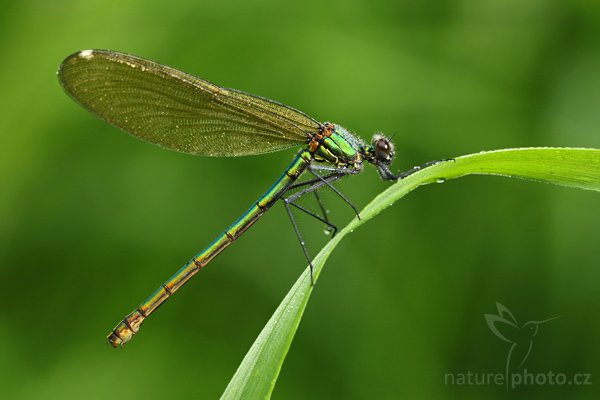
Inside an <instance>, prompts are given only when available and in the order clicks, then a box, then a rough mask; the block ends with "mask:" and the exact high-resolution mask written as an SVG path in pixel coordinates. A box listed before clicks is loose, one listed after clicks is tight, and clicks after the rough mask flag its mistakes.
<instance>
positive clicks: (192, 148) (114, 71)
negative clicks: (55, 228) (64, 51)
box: [58, 50, 320, 157]
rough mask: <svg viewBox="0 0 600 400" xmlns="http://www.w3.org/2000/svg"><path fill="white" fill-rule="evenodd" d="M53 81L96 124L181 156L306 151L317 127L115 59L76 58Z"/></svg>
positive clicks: (243, 97) (140, 62) (149, 66)
mask: <svg viewBox="0 0 600 400" xmlns="http://www.w3.org/2000/svg"><path fill="white" fill-rule="evenodd" d="M58 78H59V80H60V82H61V84H62V86H63V88H64V89H65V91H66V92H67V93H68V94H69V95H70V96H71V97H72V98H73V99H75V101H77V102H78V103H79V104H81V105H82V106H83V107H85V108H86V109H88V110H89V111H91V112H92V113H94V114H96V115H98V116H99V117H100V118H102V119H104V120H106V121H107V122H109V123H111V124H113V125H114V126H116V127H117V128H120V129H122V130H124V131H125V132H128V133H130V134H132V135H134V136H137V137H139V138H141V139H144V140H147V141H148V142H151V143H154V144H157V145H159V146H162V147H166V148H169V149H173V150H177V151H181V152H184V153H191V154H200V155H204V156H218V157H229V156H243V155H251V154H260V153H267V152H271V151H277V150H282V149H285V148H288V147H292V146H295V145H298V144H300V143H307V141H308V135H309V134H310V133H314V132H316V131H317V130H318V129H319V126H320V124H319V123H318V122H317V121H315V120H313V119H312V118H310V117H308V116H307V115H305V114H303V113H302V112H300V111H297V110H294V109H292V108H290V107H287V106H285V105H283V104H279V103H277V102H274V101H272V100H268V99H265V98H262V97H258V96H253V95H250V94H247V93H243V92H240V91H237V90H232V89H225V88H221V87H219V86H216V85H214V84H212V83H210V82H207V81H205V80H202V79H200V78H196V77H194V76H192V75H188V74H186V73H183V72H181V71H178V70H176V69H173V68H169V67H166V66H164V65H160V64H157V63H155V62H152V61H148V60H144V59H141V58H138V57H134V56H131V55H127V54H123V53H117V52H113V51H107V50H85V51H81V52H78V53H75V54H73V55H71V56H69V57H67V58H66V59H65V61H63V63H62V64H61V66H60V68H59V70H58Z"/></svg>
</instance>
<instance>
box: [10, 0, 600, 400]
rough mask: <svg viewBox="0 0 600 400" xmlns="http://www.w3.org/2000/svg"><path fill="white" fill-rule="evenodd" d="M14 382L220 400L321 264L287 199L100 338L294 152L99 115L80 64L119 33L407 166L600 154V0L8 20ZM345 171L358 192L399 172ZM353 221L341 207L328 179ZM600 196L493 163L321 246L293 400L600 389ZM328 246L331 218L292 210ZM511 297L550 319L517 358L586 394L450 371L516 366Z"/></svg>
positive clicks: (23, 392)
mask: <svg viewBox="0 0 600 400" xmlns="http://www.w3.org/2000/svg"><path fill="white" fill-rule="evenodd" d="M0 48H1V54H2V59H1V63H0V65H1V70H2V74H0V114H1V117H2V118H1V120H2V132H1V134H0V188H1V189H0V282H1V283H2V290H1V291H0V299H1V304H2V306H1V308H0V384H1V391H2V395H1V397H2V398H7V399H54V398H56V399H81V398H90V399H106V398H113V397H119V398H130V399H141V398H145V399H154V398H181V399H188V398H189V399H191V398H217V397H218V396H219V395H220V394H221V393H222V391H223V389H224V388H225V386H226V385H227V382H228V381H229V379H230V377H231V376H232V375H233V373H234V372H235V370H236V368H237V366H238V364H239V363H240V361H241V360H242V358H243V356H244V354H245V353H246V351H247V349H248V348H249V347H250V345H251V344H252V342H253V341H254V339H255V337H256V336H257V335H258V333H259V332H260V330H261V328H262V326H263V325H264V324H265V323H266V321H267V320H268V318H269V317H270V315H271V313H272V312H273V311H274V310H275V308H276V306H277V305H278V304H279V302H280V300H281V299H282V298H283V296H284V294H285V293H286V292H287V290H288V289H289V287H290V286H291V284H292V283H293V282H294V281H295V279H296V277H297V276H298V275H299V274H300V273H301V271H302V269H303V268H304V267H305V262H304V260H303V257H302V253H301V251H300V248H299V246H298V243H297V240H296V238H295V236H294V233H293V231H292V229H291V226H290V224H289V221H288V220H287V216H286V215H285V212H284V210H283V207H281V206H276V207H275V208H274V209H273V210H272V211H271V212H269V213H268V214H267V215H266V216H265V217H264V218H263V219H262V220H261V221H260V222H259V223H258V224H257V225H256V226H255V227H253V228H252V230H251V231H249V232H248V233H247V235H246V236H244V237H243V238H242V239H241V240H240V241H238V242H236V243H235V244H234V245H233V246H232V247H231V248H230V249H228V250H227V251H226V252H224V253H223V254H222V255H221V256H219V257H218V258H217V259H216V260H215V261H213V263H211V265H210V266H209V268H207V269H206V270H204V271H203V272H202V273H201V274H199V276H198V277H197V278H195V279H193V281H192V282H190V283H189V284H188V285H187V286H186V287H185V289H183V290H181V292H180V293H179V294H178V295H177V296H175V297H174V298H173V299H171V300H170V301H169V302H168V303H167V304H166V305H165V306H164V307H162V308H161V309H160V310H159V311H158V312H157V313H156V314H154V315H153V316H152V318H150V319H149V320H148V321H147V322H146V323H145V325H144V328H143V329H142V331H141V333H140V334H139V335H138V336H137V337H136V338H135V339H134V340H133V341H132V343H130V344H129V345H128V346H126V347H125V348H124V349H120V350H113V349H112V348H110V347H109V346H108V345H107V344H106V343H105V336H106V334H108V332H109V331H110V329H111V328H112V327H113V326H114V325H115V324H116V323H117V322H118V321H119V319H120V318H122V317H123V316H124V315H125V314H126V313H127V312H129V311H131V310H132V309H133V308H134V307H135V306H136V305H137V304H138V303H139V302H140V301H142V300H143V299H144V298H145V297H146V296H147V295H148V294H150V293H151V292H152V291H153V290H154V289H155V288H156V287H157V286H158V285H159V284H160V283H161V282H163V281H164V280H165V279H166V278H167V277H169V276H170V275H171V274H172V273H173V272H175V271H176V270H177V269H178V268H179V267H180V266H181V265H182V264H183V263H184V262H185V261H186V260H187V259H188V258H189V257H191V256H192V255H194V254H195V253H196V252H197V251H199V250H201V249H202V248H203V247H204V246H205V245H206V244H208V243H209V242H210V241H211V240H212V239H213V237H214V236H215V235H216V234H217V233H219V232H221V231H222V230H223V229H224V228H225V227H226V226H227V225H228V224H229V223H231V222H232V221H233V220H234V219H235V218H237V217H238V216H239V215H240V214H241V213H242V212H243V211H244V210H245V209H246V207H247V206H248V205H249V204H251V202H252V201H254V200H255V199H256V198H257V197H258V196H259V195H260V194H262V193H263V191H264V190H265V189H266V188H267V187H268V186H269V185H270V184H271V183H272V182H273V180H274V179H275V178H276V177H277V176H278V175H279V173H280V172H281V171H282V169H283V168H284V167H285V166H286V165H287V164H288V163H289V161H290V160H291V159H292V157H293V155H294V151H286V152H280V153H275V154H269V155H264V156H260V157H246V158H237V159H211V158H201V157H192V156H188V155H182V154H178V153H175V152H169V151H165V150H162V149H160V148H158V147H156V146H152V145H149V144H146V143H143V142H141V141H139V140H136V139H135V138H132V137H130V136H128V135H126V134H123V133H121V132H118V131H117V130H116V129H114V128H112V127H110V126H109V125H107V124H106V123H104V122H102V121H101V120H99V119H97V118H94V117H92V116H91V115H90V114H88V113H87V112H85V111H84V110H83V109H81V108H80V107H79V106H77V105H76V104H75V103H74V102H73V101H72V100H71V99H69V98H68V97H67V96H66V95H65V94H64V93H63V92H62V90H61V88H60V86H59V85H58V82H57V79H56V76H55V71H56V69H57V67H58V65H59V64H60V62H61V61H62V59H63V58H64V57H66V56H67V55H69V54H70V53H72V52H74V51H77V50H81V49H87V48H108V49H114V50H119V51H124V52H129V53H132V54H136V55H139V56H142V57H145V58H150V59H153V60H156V61H158V62H161V63H163V64H167V65H170V66H173V67H175V68H178V69H181V70H183V71H186V72H189V73H192V74H195V75H198V76H201V77H204V78H206V79H208V80H211V81H213V82H215V83H218V84H220V85H222V86H226V87H234V88H237V89H241V90H245V91H247V92H250V93H256V94H259V95H262V96H265V97H268V98H272V99H275V100H278V101H281V102H283V103H285V104H288V105H291V106H293V107H296V108H298V109H301V110H303V111H304V112H306V113H307V114H309V115H311V116H313V117H314V118H316V119H318V120H321V121H333V122H337V123H340V124H342V125H344V126H345V127H347V128H349V129H350V130H352V131H354V132H357V134H359V135H360V136H362V137H363V138H365V139H368V138H370V136H371V135H372V134H373V133H374V132H376V131H382V132H384V133H386V134H388V135H392V134H395V136H394V142H395V143H396V146H397V160H396V163H395V164H394V169H395V170H398V169H407V168H409V167H411V166H413V165H416V164H421V163H424V162H426V161H429V160H433V159H439V158H446V157H452V156H458V155H462V154H467V153H471V152H477V151H481V150H490V149H498V148H508V147H520V146H581V147H600V134H599V133H600V7H598V3H594V2H590V1H583V0H582V1H568V2H567V1H565V2H560V1H553V2H548V1H543V0H537V1H536V0H533V1H521V0H495V1H492V0H478V1H475V0H472V1H429V2H419V1H399V2H392V1H384V2H373V1H349V0H346V1H338V2H326V1H303V2H295V3H291V2H290V3H286V4H280V2H276V1H253V2H229V1H205V2H196V1H168V2H165V1H156V0H143V1H140V0H134V1H127V2H121V1H106V0H103V1H83V2H81V1H57V2H42V1H18V2H15V1H13V2H11V1H10V0H9V2H8V3H6V2H5V3H3V9H2V12H1V13H0ZM388 185H389V184H388V183H385V182H382V181H381V180H380V179H379V178H378V176H377V174H376V172H375V171H374V170H373V168H367V169H366V171H365V172H364V173H363V174H361V175H360V176H357V177H352V178H351V179H347V180H345V181H344V182H342V183H341V184H340V185H339V186H340V188H341V189H342V190H343V191H344V193H345V194H346V195H347V196H348V197H349V198H350V199H352V200H353V201H354V202H355V204H356V205H357V206H358V207H359V208H361V207H362V206H364V205H365V204H366V203H367V202H368V201H369V200H370V199H372V198H373V197H374V196H375V195H376V194H377V193H379V192H380V191H382V190H383V189H385V188H386V187H388ZM325 200H326V202H327V205H328V208H329V209H330V211H331V214H330V215H331V218H333V220H334V221H335V222H336V223H337V224H338V226H340V227H342V226H344V225H345V224H346V223H347V222H348V221H349V219H350V218H351V216H352V215H351V213H350V212H349V210H348V207H347V206H346V205H345V204H343V203H342V202H340V201H339V200H338V199H336V198H335V196H332V195H328V196H327V195H326V196H325ZM599 205H600V197H599V195H598V193H593V192H585V191H578V190H574V189H567V188H562V187H556V186H549V185H542V184H537V183H530V182H525V181H516V180H509V179H504V178H495V177H469V178H465V179H460V180H456V181H452V182H448V183H446V184H443V185H434V186H428V187H424V188H422V189H419V190H417V191H416V192H414V193H411V194H410V195H409V196H408V197H406V198H405V199H403V200H402V201H400V202H398V203H397V204H395V205H394V207H392V208H390V209H388V210H387V211H386V212H384V213H383V214H381V215H380V216H378V217H377V218H376V219H375V220H373V221H371V222H370V223H368V224H367V225H365V226H364V227H362V228H361V229H359V230H357V231H356V232H355V233H354V234H353V235H350V236H349V237H348V238H346V239H345V240H344V241H343V242H342V244H341V245H340V246H339V247H338V248H337V250H336V251H335V253H334V254H333V255H332V257H331V258H330V259H329V262H328V265H327V268H326V270H325V271H324V272H325V273H324V274H323V275H322V277H321V279H320V281H319V284H318V286H317V290H316V291H315V292H314V294H313V297H312V300H311V302H310V304H309V306H308V309H307V312H306V314H305V317H304V319H303V321H302V324H301V326H300V328H299V331H298V333H297V335H296V338H295V341H294V343H293V345H292V348H291V350H290V353H289V355H288V358H287V359H286V361H285V364H284V366H283V369H282V372H281V375H280V379H279V381H278V384H277V386H276V388H275V392H274V398H278V399H307V398H311V399H335V398H340V399H341V398H343V399H374V398H376V399H388V398H411V399H412V398H422V399H425V398H430V399H433V398H440V399H444V398H474V399H475V398H476V399H479V398H506V397H507V395H508V396H510V397H515V398H528V399H529V398H546V399H547V398H564V397H565V396H568V397H570V398H598V395H599V393H600V390H599V389H598V388H599V386H598V380H599V379H600V368H599V363H598V362H599V361H600V344H599V342H598V340H597V338H598V336H600V322H599V321H598V320H597V316H598V315H599V312H600V290H599V287H600V268H599V267H600V266H599V265H598V264H599V262H598V260H599V254H600V253H599V251H598V240H599V239H598V238H599V237H600V227H599V226H600V212H599V210H600V209H599ZM300 225H301V229H302V231H303V232H304V233H305V235H311V236H313V238H311V239H310V240H309V245H310V246H311V247H310V248H311V251H312V252H313V254H316V252H317V251H318V249H319V248H320V247H321V246H322V245H323V243H324V242H325V240H326V237H325V236H324V235H323V234H322V233H321V232H322V231H323V227H322V226H319V224H314V223H313V222H312V221H309V220H308V219H307V218H303V217H300ZM496 301H499V302H500V303H502V304H504V305H505V306H506V307H508V309H509V310H510V311H512V313H513V314H514V316H515V317H516V318H517V320H518V321H519V323H523V322H525V321H528V320H542V319H545V318H550V317H553V316H557V315H560V316H562V317H561V318H560V319H558V320H555V321H552V322H550V323H548V324H547V325H545V326H543V327H542V328H541V329H540V331H539V332H538V335H537V336H536V338H535V343H534V345H533V348H532V351H531V354H530V357H529V359H528V360H527V362H526V363H525V365H524V367H525V368H526V369H527V370H528V371H530V372H534V373H538V372H547V371H549V370H552V371H554V372H562V373H565V374H567V375H569V376H570V375H571V374H575V373H588V374H591V381H592V385H587V386H573V385H565V386H550V385H543V386H527V387H520V388H517V389H515V390H511V391H509V392H508V394H507V392H506V389H505V388H504V386H497V385H462V386H460V385H448V384H445V382H444V381H445V375H446V374H448V373H455V374H457V373H466V372H468V371H471V372H473V373H479V374H481V373H490V372H495V373H501V372H503V370H504V365H505V360H506V355H507V352H508V349H509V345H508V344H507V343H504V342H502V341H501V340H500V339H498V338H497V337H495V336H494V335H493V333H492V332H491V331H490V329H489V328H488V327H487V325H486V323H485V320H484V314H486V313H490V314H493V313H496V304H495V303H496Z"/></svg>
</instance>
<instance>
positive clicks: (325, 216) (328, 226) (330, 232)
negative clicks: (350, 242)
mask: <svg viewBox="0 0 600 400" xmlns="http://www.w3.org/2000/svg"><path fill="white" fill-rule="evenodd" d="M313 193H314V194H315V199H317V204H318V205H319V208H320V209H321V212H322V213H323V219H324V220H325V224H326V225H327V228H326V232H325V234H331V238H332V239H333V237H334V236H335V234H336V233H337V228H336V229H335V230H333V231H332V230H331V228H332V226H333V225H331V224H330V223H329V216H328V215H327V210H326V209H325V207H324V206H323V202H322V201H321V196H319V192H318V191H317V190H315V191H314V192H313ZM334 228H335V227H334Z"/></svg>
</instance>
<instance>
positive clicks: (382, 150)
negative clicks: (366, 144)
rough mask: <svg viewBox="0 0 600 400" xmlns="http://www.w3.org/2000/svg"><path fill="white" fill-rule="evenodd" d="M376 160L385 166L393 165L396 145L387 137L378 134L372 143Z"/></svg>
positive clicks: (374, 136)
mask: <svg viewBox="0 0 600 400" xmlns="http://www.w3.org/2000/svg"><path fill="white" fill-rule="evenodd" d="M371 143H372V146H373V152H374V156H375V160H377V161H379V162H381V163H383V164H386V165H388V164H391V163H392V161H393V160H394V144H393V143H392V142H390V140H389V139H388V138H386V137H385V136H383V135H381V134H379V133H376V134H375V135H373V140H372V141H371Z"/></svg>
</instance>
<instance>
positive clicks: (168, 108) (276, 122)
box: [58, 50, 419, 347]
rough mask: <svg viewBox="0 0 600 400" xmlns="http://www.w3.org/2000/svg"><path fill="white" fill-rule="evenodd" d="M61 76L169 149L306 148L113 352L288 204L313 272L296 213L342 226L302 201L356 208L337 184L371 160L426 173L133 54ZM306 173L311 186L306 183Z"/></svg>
mask: <svg viewBox="0 0 600 400" xmlns="http://www.w3.org/2000/svg"><path fill="white" fill-rule="evenodd" d="M58 78H59V80H60V83H61V84H62V86H63V88H64V89H65V91H66V92H67V93H68V94H69V95H70V96H71V97H72V98H73V99H74V100H75V101H76V102H78V103H79V104H80V105H82V106H83V107H84V108H86V109H87V110H88V111H90V112H92V113H93V114H96V115H97V116H99V117H100V118H102V119H104V120H105V121H107V122H109V123H111V124H112V125H114V126H116V127H117V128H120V129H122V130H123V131H125V132H128V133H130V134H132V135H134V136H137V137H139V138H141V139H144V140H146V141H148V142H150V143H154V144H157V145H159V146H162V147H165V148H168V149H172V150H176V151H180V152H184V153H191V154H198V155H203V156H214V157H237V156H246V155H252V154H261V153H267V152H272V151H278V150H283V149H287V148H289V147H293V146H300V145H301V146H303V148H302V149H301V150H300V151H299V152H298V154H297V155H296V157H295V158H294V160H293V161H292V163H291V164H290V165H289V166H288V167H287V168H286V169H285V171H284V172H283V174H281V176H280V177H279V178H278V179H277V180H276V181H275V183H274V184H273V186H271V187H270V188H269V189H268V190H267V191H266V192H265V193H264V194H263V195H262V196H261V197H260V198H259V199H258V200H257V201H256V202H255V203H254V204H252V205H251V206H250V208H249V209H248V210H247V211H246V212H245V213H244V214H242V216H241V217H239V218H238V219H237V220H236V221H235V222H234V223H233V224H231V225H230V226H229V227H228V228H227V229H226V230H225V231H224V232H223V233H221V234H220V235H219V236H217V238H216V239H215V240H214V241H213V242H212V243H211V244H209V245H208V246H207V247H206V248H205V249H204V250H202V251H201V252H200V253H199V254H198V255H196V256H195V257H193V258H192V259H191V260H189V261H188V262H187V263H186V264H185V265H184V266H183V267H182V268H181V269H180V270H179V271H177V272H176V273H175V275H173V276H172V277H171V278H169V279H168V280H167V281H166V282H165V283H164V284H163V285H161V286H160V287H159V288H158V289H157V290H156V291H155V292H154V293H153V294H152V295H150V297H148V299H147V300H146V301H144V302H143V303H142V304H140V305H139V306H138V307H137V308H136V309H135V310H134V311H133V312H132V313H130V314H129V315H127V316H126V317H125V318H124V319H123V320H122V321H121V322H120V323H119V324H118V325H117V326H116V327H115V328H114V329H113V330H112V331H111V332H110V334H109V335H108V341H109V343H110V344H111V345H112V346H113V347H117V346H119V345H123V344H125V343H127V342H128V341H129V340H130V339H131V338H132V337H133V335H134V334H136V333H137V332H138V330H139V328H140V325H141V323H142V322H143V321H144V319H145V318H147V317H148V316H149V315H150V314H151V313H152V312H153V311H154V310H155V309H156V308H157V307H158V306H159V305H160V304H162V303H163V302H164V301H165V300H166V299H167V298H169V297H170V296H171V295H172V294H173V293H175V292H176V291H177V290H178V289H179V288H180V287H181V286H183V284H185V283H186V282H187V281H188V280H189V279H190V278H191V277H192V276H193V275H194V274H196V273H197V272H198V271H200V269H202V268H204V267H205V266H206V265H207V264H208V263H209V262H210V261H211V260H212V259H213V258H214V257H215V256H217V255H218V254H219V253H220V252H221V251H223V250H224V249H225V248H226V247H227V246H229V245H230V244H231V243H233V242H234V241H235V240H236V239H237V238H238V237H240V235H242V234H243V233H244V232H245V231H246V230H247V229H248V228H249V227H250V226H252V225H253V224H254V223H255V222H256V221H257V220H258V219H259V218H260V217H261V216H262V215H263V214H264V213H265V212H266V211H267V210H268V209H269V208H271V206H273V204H275V203H276V202H277V201H278V200H280V199H282V200H283V204H284V206H285V209H286V211H287V213H288V215H289V216H290V219H291V221H292V225H293V227H294V230H295V232H296V235H297V236H298V238H299V239H300V243H301V245H302V250H303V252H304V255H305V257H306V259H307V260H308V263H309V266H310V267H311V272H312V263H311V260H310V257H309V256H308V252H307V251H306V247H305V246H304V242H303V241H302V237H301V235H300V232H299V231H298V228H297V226H296V224H295V223H294V219H293V218H292V213H291V208H290V207H295V208H297V209H299V210H301V211H303V212H306V213H308V214H309V215H311V216H313V217H315V218H317V219H318V220H319V221H321V222H323V223H324V224H326V225H327V226H328V227H329V228H330V229H332V230H333V231H334V233H335V226H333V225H332V224H331V223H330V222H329V220H328V218H327V216H326V215H323V216H319V215H318V214H316V213H313V212H311V211H309V210H308V209H306V208H304V207H302V206H300V205H299V204H297V200H298V198H300V197H301V196H303V195H305V194H307V193H313V192H314V193H316V192H315V190H317V189H319V188H321V187H323V186H328V187H330V188H331V189H332V190H333V191H334V192H335V193H337V194H338V195H339V196H340V197H341V198H342V199H344V201H346V202H347V203H348V204H350V206H352V203H350V201H348V199H346V198H345V197H344V196H343V195H342V194H341V193H340V192H339V191H338V190H337V189H336V188H335V187H334V186H333V185H332V183H333V182H334V181H336V180H338V179H340V178H341V177H344V176H347V175H353V174H357V173H359V172H360V171H361V170H362V167H363V163H364V162H365V161H366V162H368V163H370V164H373V165H374V166H375V167H376V168H377V171H378V172H379V175H380V176H381V178H383V179H385V180H397V179H401V178H403V177H405V176H408V175H409V174H411V173H412V172H414V171H416V170H418V169H419V167H416V168H413V169H412V170H410V171H406V172H404V173H401V174H399V175H394V174H393V173H392V172H391V171H390V169H389V165H390V164H391V162H392V159H393V158H394V147H393V145H392V143H391V142H390V140H389V139H387V138H386V137H384V136H382V135H375V136H373V140H372V142H371V143H370V144H366V143H364V142H363V141H362V140H361V139H360V138H358V137H356V136H354V135H353V134H351V133H350V132H349V131H347V130H346V129H344V128H343V127H341V126H340V125H337V124H333V123H329V122H325V123H320V122H317V121H316V120H314V119H312V118H310V117H309V116H307V115H306V114H304V113H302V112H300V111H298V110H295V109H293V108H290V107H287V106H285V105H283V104H280V103H277V102H275V101H272V100H268V99H265V98H262V97H258V96H254V95H251V94H247V93H244V92H241V91H238V90H234V89H225V88H222V87H219V86H217V85H214V84H212V83H210V82H207V81H205V80H203V79H200V78H196V77H194V76H191V75H188V74H186V73H183V72H181V71H178V70H175V69H172V68H169V67H166V66H164V65H160V64H157V63H155V62H152V61H148V60H144V59H142V58H138V57H134V56H131V55H127V54H123V53H118V52H114V51H107V50H85V51H80V52H77V53H75V54H72V55H70V56H69V57H67V58H66V59H65V60H64V61H63V63H62V64H61V66H60V68H59V70H58ZM305 172H308V174H310V176H311V177H310V179H308V180H306V181H304V182H300V183H297V180H298V177H300V175H302V174H303V173H305ZM292 189H294V192H293V194H291V193H292V192H291V190H292ZM352 208H353V209H354V211H355V212H356V214H357V215H358V212H357V211H356V208H355V207H354V206H352ZM321 209H322V210H323V208H322V207H321ZM311 279H312V274H311Z"/></svg>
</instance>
